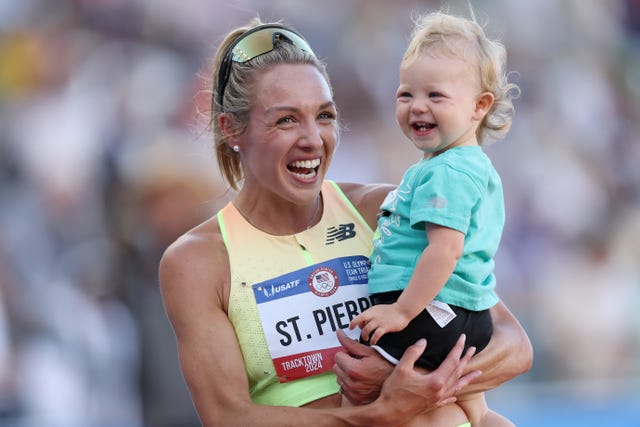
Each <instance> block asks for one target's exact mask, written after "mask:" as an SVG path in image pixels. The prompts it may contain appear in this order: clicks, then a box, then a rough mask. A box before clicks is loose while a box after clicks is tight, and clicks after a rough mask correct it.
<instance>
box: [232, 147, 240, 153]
mask: <svg viewBox="0 0 640 427" xmlns="http://www.w3.org/2000/svg"><path fill="white" fill-rule="evenodd" d="M232 149H233V151H235V152H236V153H239V152H240V147H238V146H237V145H234V146H233V148H232Z"/></svg>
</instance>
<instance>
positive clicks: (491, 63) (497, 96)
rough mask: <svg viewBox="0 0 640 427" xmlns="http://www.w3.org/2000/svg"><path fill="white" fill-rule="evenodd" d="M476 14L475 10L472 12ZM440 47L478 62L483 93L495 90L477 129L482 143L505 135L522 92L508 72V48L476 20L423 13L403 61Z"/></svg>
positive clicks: (444, 51)
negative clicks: (510, 78) (492, 36)
mask: <svg viewBox="0 0 640 427" xmlns="http://www.w3.org/2000/svg"><path fill="white" fill-rule="evenodd" d="M472 14H473V11H472ZM434 49H435V50H440V51H441V52H442V53H446V54H451V55H454V56H457V57H460V58H462V59H465V60H467V59H471V60H473V61H475V62H476V64H477V70H478V74H479V77H480V86H481V90H482V91H483V92H491V93H492V94H493V96H494V102H493V105H492V106H491V109H490V110H489V111H488V112H487V114H486V115H485V117H484V118H483V119H482V122H481V123H480V126H478V130H477V132H476V136H477V138H478V142H479V143H480V144H481V145H483V144H486V139H487V138H489V139H492V140H498V139H502V138H504V137H505V135H506V134H507V132H508V131H509V128H510V127H511V120H512V116H513V113H514V108H513V102H512V100H513V99H515V98H517V97H518V96H519V94H520V89H519V87H518V86H517V85H516V84H514V83H509V81H508V75H507V73H506V71H505V67H506V62H507V51H506V49H505V47H504V45H503V44H502V43H501V42H500V41H498V40H492V39H489V38H488V37H487V36H486V35H485V32H484V30H483V28H482V27H481V26H480V25H479V24H478V23H477V22H476V21H475V17H473V18H472V19H467V18H463V17H460V16H455V15H451V14H448V13H445V12H434V13H429V14H426V15H422V16H419V17H418V18H417V19H416V20H415V26H414V29H413V32H412V34H411V40H410V41H409V46H408V47H407V50H406V51H405V53H404V56H403V58H402V62H403V63H404V62H406V61H411V60H413V59H415V58H416V56H418V55H420V54H422V53H424V52H425V51H426V50H430V51H431V50H434Z"/></svg>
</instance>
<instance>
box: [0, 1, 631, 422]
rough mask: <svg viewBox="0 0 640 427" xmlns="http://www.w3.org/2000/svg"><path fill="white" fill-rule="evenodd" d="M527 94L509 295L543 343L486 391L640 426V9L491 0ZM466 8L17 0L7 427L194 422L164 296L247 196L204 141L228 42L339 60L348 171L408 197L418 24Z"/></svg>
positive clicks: (3, 49) (513, 404)
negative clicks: (285, 34) (190, 237)
mask: <svg viewBox="0 0 640 427" xmlns="http://www.w3.org/2000/svg"><path fill="white" fill-rule="evenodd" d="M472 3H473V6H474V9H475V12H476V14H477V16H478V20H479V21H481V22H484V23H486V29H487V32H488V33H489V34H490V35H492V36H496V37H499V38H501V39H502V40H503V41H504V42H505V44H506V46H507V49H508V52H509V61H508V67H509V69H510V70H514V71H516V72H517V73H515V74H513V78H512V81H514V82H515V83H517V84H519V85H520V87H521V89H522V96H521V98H520V99H519V100H517V101H516V103H515V107H516V115H515V118H514V123H513V127H512V130H511V132H510V133H509V135H508V136H507V138H506V139H505V140H503V141H500V142H498V143H496V144H494V145H491V146H490V147H488V148H487V150H486V152H487V154H488V155H489V156H490V157H491V158H492V159H493V161H494V163H495V166H496V168H497V169H498V171H499V172H500V174H501V175H502V178H503V183H504V188H505V197H506V205H507V224H506V229H505V232H504V238H503V242H502V246H501V249H500V252H499V256H498V259H497V261H496V263H497V271H496V274H497V277H498V289H499V293H500V295H501V297H502V298H503V300H504V301H505V302H506V303H507V305H508V306H509V307H510V308H511V310H512V311H513V312H514V313H515V314H516V316H517V317H518V319H519V320H520V321H521V322H522V324H523V325H524V327H525V329H526V330H527V332H528V334H529V335H530V338H531V340H532V342H533V345H534V350H535V361H534V366H533V368H532V369H531V371H530V372H528V373H527V374H525V375H523V376H521V377H519V378H517V379H515V380H513V381H511V382H509V383H507V384H504V385H503V386H501V387H500V388H498V389H497V390H494V391H492V392H490V393H489V395H488V397H489V401H490V406H492V407H493V408H494V409H496V410H498V411H500V412H502V413H503V414H504V415H506V416H508V417H509V418H511V419H512V420H513V421H514V422H515V423H516V424H517V425H518V426H524V427H527V426H540V425H544V426H556V425H557V426H581V427H585V426H603V425H640V421H639V420H640V315H639V314H638V312H637V309H636V307H638V306H639V305H640V286H639V285H640V167H638V162H639V161H640V129H639V127H640V120H639V119H640V1H638V0H615V1H613V0H612V1H606V2H605V1H600V0H561V1H558V0H486V1H473V2H472ZM441 4H444V5H446V6H447V7H448V8H449V9H450V10H451V11H452V12H461V13H463V14H466V13H467V3H466V1H462V0H461V1H451V2H442V3H441V1H439V0H438V1H435V0H434V1H402V0H395V1H376V0H324V1H321V2H320V1H298V0H273V1H270V2H265V1H259V0H233V1H219V0H181V1H173V0H20V1H15V0H0V426H3V427H4V426H9V427H57V426H60V427H143V426H145V427H191V426H198V425H199V422H198V420H197V417H196V415H195V411H194V409H193V405H192V403H191V401H190V398H189V395H188V393H187V390H186V387H185V385H184V381H183V379H182V376H181V374H180V371H179V368H178V361H177V357H176V349H175V340H174V336H173V333H172V331H171V329H170V326H169V324H168V322H167V320H166V317H165V313H164V310H163V307H162V302H161V299H160V295H159V291H158V279H157V266H158V262H159V259H160V256H161V254H162V252H163V250H164V249H165V248H166V246H167V245H168V244H169V243H171V242H172V241H173V240H174V239H175V238H176V237H178V236H179V235H180V234H181V233H183V232H184V231H186V230H187V229H189V228H190V227H192V226H193V225H195V224H197V223H198V222H200V221H202V220H203V219H204V218H206V217H208V216H210V215H212V214H213V213H214V212H215V211H216V210H217V209H219V208H220V207H221V206H222V205H223V204H224V203H225V202H226V201H227V200H228V198H229V196H230V193H229V191H228V190H227V189H226V187H225V186H224V184H223V183H222V181H221V178H220V175H219V173H218V171H217V168H216V165H215V161H214V153H213V148H212V141H211V139H210V135H209V134H208V132H207V129H206V115H207V112H208V110H209V103H210V100H209V98H208V95H207V91H208V86H207V81H208V79H209V74H210V63H211V58H212V56H213V54H214V51H215V47H216V46H217V44H218V43H219V42H220V41H221V40H222V37H223V35H224V34H225V33H226V32H227V31H229V30H230V29H232V28H234V27H236V26H239V25H242V24H245V23H246V22H247V21H248V20H249V19H250V18H252V17H253V16H255V15H256V14H259V15H260V16H261V17H262V18H263V20H269V19H283V20H284V21H285V22H287V23H289V24H291V25H293V26H294V27H295V28H297V29H299V30H300V31H301V32H302V33H303V34H304V35H305V36H306V37H307V38H308V39H309V41H310V42H311V44H312V46H313V48H314V50H315V52H316V53H317V54H318V56H320V57H322V58H323V59H325V60H326V62H327V63H328V69H329V72H330V75H331V77H332V81H333V85H334V88H335V91H336V101H337V103H338V106H339V108H340V111H341V115H342V120H343V123H344V125H345V128H346V129H345V132H344V133H343V135H342V141H341V144H340V146H339V147H338V152H337V154H336V156H335V157H334V163H333V165H332V168H331V170H330V174H329V177H330V178H332V179H336V180H347V181H358V182H379V181H384V182H398V181H399V179H400V177H401V175H402V172H403V171H404V169H405V168H406V167H407V165H409V164H410V163H411V162H414V161H415V160H417V153H416V151H415V149H414V148H413V146H412V145H411V144H409V143H408V142H407V141H406V140H405V138H404V137H403V136H402V134H401V132H400V131H399V129H398V127H397V125H396V123H395V115H394V107H395V101H394V99H395V89H396V85H397V67H398V64H399V61H400V57H401V55H402V53H403V51H404V48H405V45H406V42H407V39H408V36H409V32H410V30H411V27H412V20H411V18H412V16H416V15H417V14H420V13H423V12H427V11H432V10H434V9H438V8H440V6H441Z"/></svg>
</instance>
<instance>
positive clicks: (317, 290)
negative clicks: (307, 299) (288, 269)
mask: <svg viewBox="0 0 640 427" xmlns="http://www.w3.org/2000/svg"><path fill="white" fill-rule="evenodd" d="M338 285H339V283H338V275H337V274H336V272H335V271H333V270H332V269H330V268H328V267H320V268H316V269H315V270H313V272H312V273H311V276H309V289H311V292H313V293H314V294H316V295H318V296H319V297H328V296H331V295H333V294H335V293H336V291H337V290H338Z"/></svg>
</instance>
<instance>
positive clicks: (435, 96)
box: [429, 92, 444, 98]
mask: <svg viewBox="0 0 640 427" xmlns="http://www.w3.org/2000/svg"><path fill="white" fill-rule="evenodd" d="M443 96H444V95H443V94H442V93H440V92H429V98H441V97H443Z"/></svg>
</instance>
